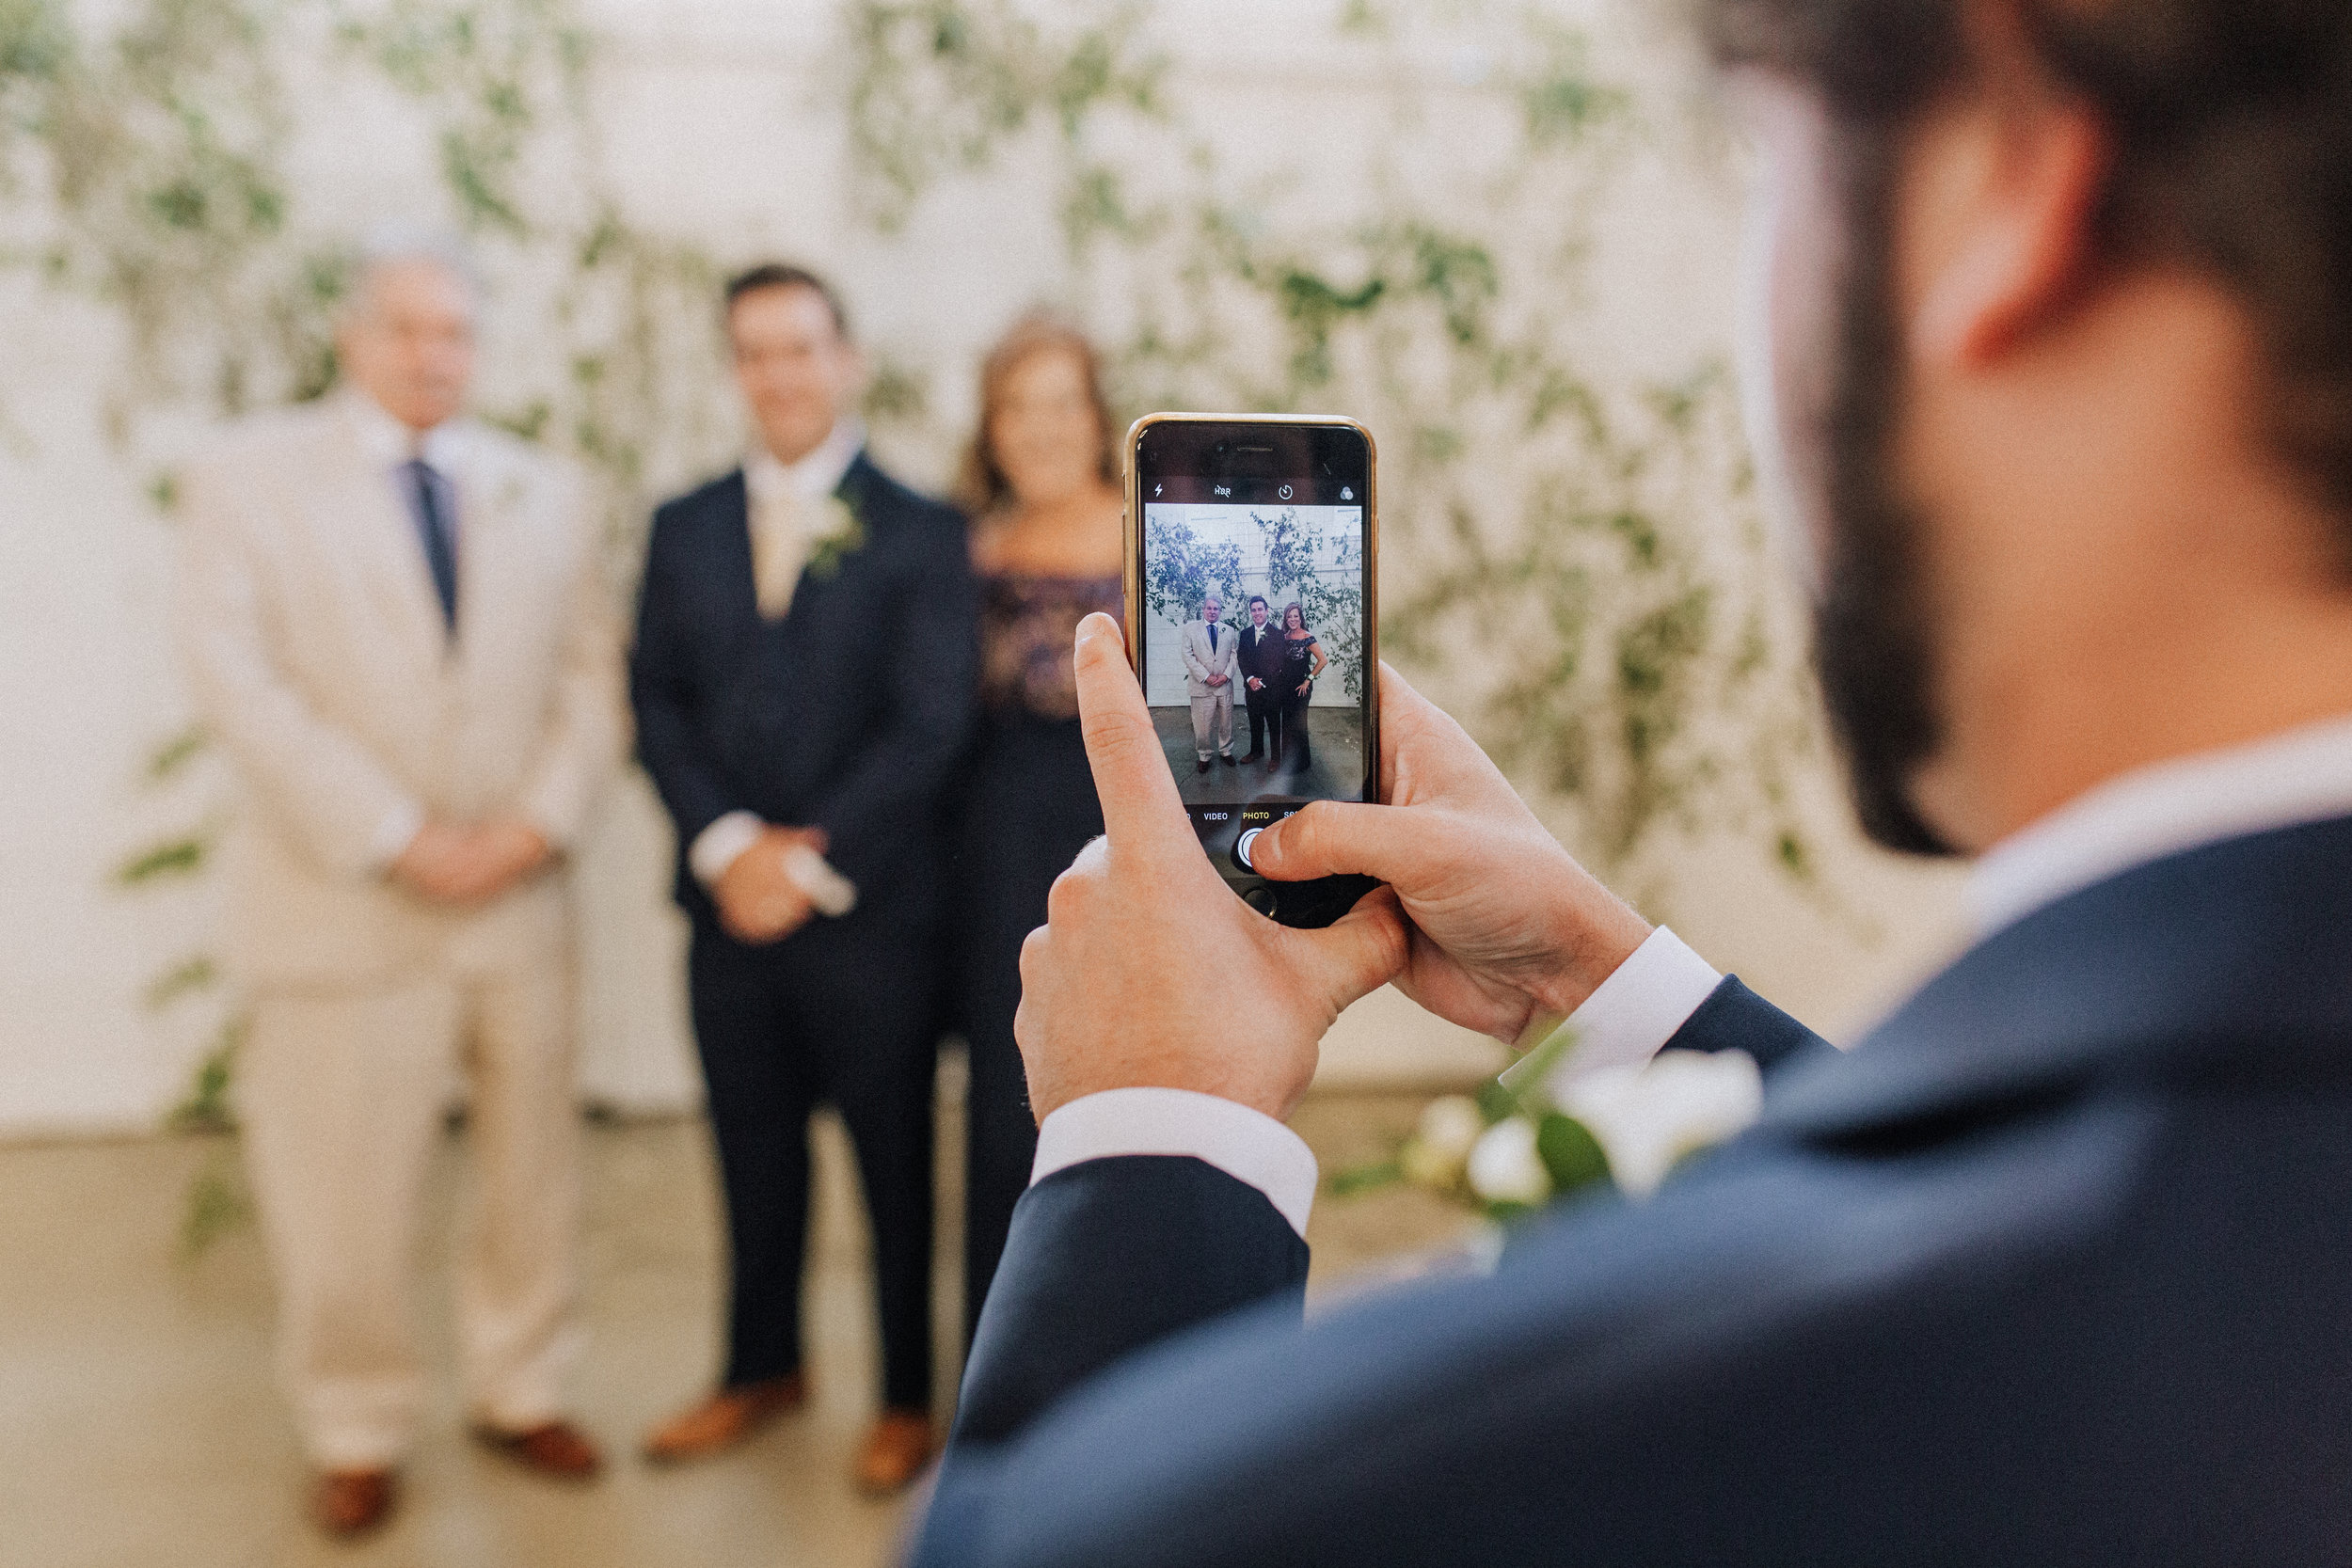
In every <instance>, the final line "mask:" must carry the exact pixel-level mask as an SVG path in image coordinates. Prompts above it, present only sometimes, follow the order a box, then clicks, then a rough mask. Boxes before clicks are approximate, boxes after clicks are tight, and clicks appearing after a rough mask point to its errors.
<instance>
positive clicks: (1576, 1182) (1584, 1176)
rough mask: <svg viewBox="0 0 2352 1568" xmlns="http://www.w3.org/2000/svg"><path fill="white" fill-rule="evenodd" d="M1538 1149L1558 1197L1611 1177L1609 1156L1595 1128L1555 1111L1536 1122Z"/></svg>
mask: <svg viewBox="0 0 2352 1568" xmlns="http://www.w3.org/2000/svg"><path fill="white" fill-rule="evenodd" d="M1535 1152H1536V1153H1537V1154H1538V1155H1540V1156H1541V1157H1542V1159H1543V1162H1544V1169H1546V1170H1548V1171H1549V1172H1550V1173H1551V1186H1552V1192H1553V1195H1554V1196H1555V1197H1565V1196H1567V1195H1568V1194H1570V1193H1573V1192H1576V1191H1577V1190H1578V1189H1580V1188H1583V1187H1589V1186H1591V1185H1592V1184H1593V1183H1594V1182H1596V1181H1606V1180H1609V1156H1608V1154H1607V1152H1606V1151H1604V1150H1603V1149H1602V1148H1601V1147H1600V1140H1599V1139H1598V1138H1596V1137H1594V1136H1593V1134H1592V1130H1591V1129H1589V1128H1587V1127H1586V1126H1585V1125H1584V1124H1583V1123H1582V1122H1581V1121H1579V1120H1577V1119H1576V1118H1575V1117H1566V1116H1562V1115H1561V1114H1560V1113H1559V1112H1557V1111H1554V1112H1552V1113H1551V1114H1550V1115H1549V1116H1547V1117H1544V1118H1543V1120H1541V1121H1539V1122H1537V1123H1536V1124H1535Z"/></svg>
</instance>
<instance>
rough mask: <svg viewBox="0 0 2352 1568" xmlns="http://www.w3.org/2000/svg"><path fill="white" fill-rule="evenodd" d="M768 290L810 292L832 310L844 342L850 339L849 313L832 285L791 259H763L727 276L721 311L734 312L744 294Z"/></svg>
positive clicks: (725, 312)
mask: <svg viewBox="0 0 2352 1568" xmlns="http://www.w3.org/2000/svg"><path fill="white" fill-rule="evenodd" d="M766 289H806V290H808V291H810V292H811V293H814V294H816V296H817V297H818V299H821V300H823V301H824V302H825V309H827V310H830V311H831V312H833V329H834V331H835V332H838V333H839V334H841V341H843V342H845V343H846V342H848V341H850V312H849V311H847V310H845V309H842V307H841V296H840V295H839V294H837V293H834V291H833V285H832V284H830V283H828V282H826V281H825V280H824V279H823V278H821V277H818V276H817V275H816V274H815V273H813V272H811V271H809V270H808V269H807V268H806V267H796V266H794V265H792V264H791V263H790V262H789V261H762V262H760V263H759V265H757V266H755V267H746V268H745V269H744V270H743V271H741V272H739V273H737V274H736V275H735V276H734V277H730V278H728V279H727V289H726V298H725V301H724V303H723V305H722V306H721V310H722V312H723V314H726V315H730V316H731V315H733V314H734V313H735V303H736V301H738V300H739V299H741V298H742V297H743V296H744V295H745V294H755V293H760V292H761V291H762V290H766Z"/></svg>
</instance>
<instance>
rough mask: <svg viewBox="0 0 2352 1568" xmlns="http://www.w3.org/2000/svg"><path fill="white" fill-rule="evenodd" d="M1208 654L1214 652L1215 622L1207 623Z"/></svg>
mask: <svg viewBox="0 0 2352 1568" xmlns="http://www.w3.org/2000/svg"><path fill="white" fill-rule="evenodd" d="M1209 652H1211V653H1215V652H1216V622H1215V621H1211V622H1210V623H1209Z"/></svg>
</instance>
